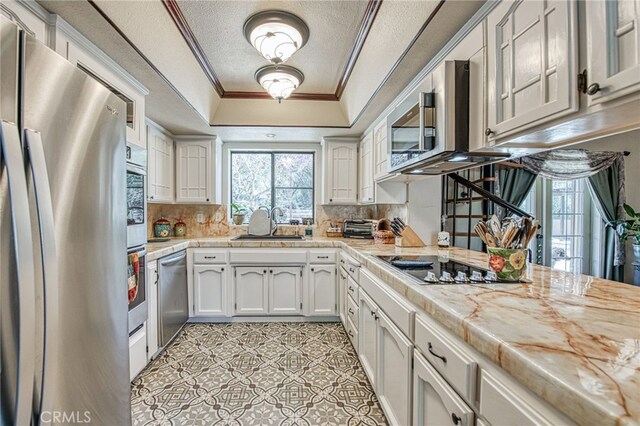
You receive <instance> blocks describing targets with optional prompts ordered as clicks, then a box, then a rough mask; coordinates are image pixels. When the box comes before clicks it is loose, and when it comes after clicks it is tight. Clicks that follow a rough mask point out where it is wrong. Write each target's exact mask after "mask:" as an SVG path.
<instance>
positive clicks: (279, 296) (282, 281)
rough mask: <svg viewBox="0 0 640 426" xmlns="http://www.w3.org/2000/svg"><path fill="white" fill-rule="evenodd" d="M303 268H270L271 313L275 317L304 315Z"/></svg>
mask: <svg viewBox="0 0 640 426" xmlns="http://www.w3.org/2000/svg"><path fill="white" fill-rule="evenodd" d="M301 283H302V268H301V267H299V266H292V267H271V268H269V313H270V314H274V315H300V314H302V295H301Z"/></svg>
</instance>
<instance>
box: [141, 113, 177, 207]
mask: <svg viewBox="0 0 640 426" xmlns="http://www.w3.org/2000/svg"><path fill="white" fill-rule="evenodd" d="M147 124H148V125H147V143H148V148H147V198H148V201H149V202H152V203H172V202H173V199H174V180H173V169H174V167H173V164H174V163H173V153H174V151H173V139H171V136H169V135H168V134H167V133H165V132H163V131H162V130H161V129H160V128H158V127H156V125H155V124H153V123H151V122H149V121H148V122H147Z"/></svg>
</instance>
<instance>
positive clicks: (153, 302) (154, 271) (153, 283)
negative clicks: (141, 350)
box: [145, 261, 158, 361]
mask: <svg viewBox="0 0 640 426" xmlns="http://www.w3.org/2000/svg"><path fill="white" fill-rule="evenodd" d="M145 279H146V287H145V289H146V292H147V312H148V317H147V361H151V360H152V359H153V357H154V356H155V355H156V352H158V262H156V261H153V262H149V263H148V264H147V274H146V276H145Z"/></svg>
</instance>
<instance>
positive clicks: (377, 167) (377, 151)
mask: <svg viewBox="0 0 640 426" xmlns="http://www.w3.org/2000/svg"><path fill="white" fill-rule="evenodd" d="M388 173H389V170H388V169H387V119H386V118H385V119H383V120H381V121H380V123H378V125H377V126H376V127H374V128H373V178H374V179H375V180H378V179H380V178H382V177H384V176H386V175H387V174H388Z"/></svg>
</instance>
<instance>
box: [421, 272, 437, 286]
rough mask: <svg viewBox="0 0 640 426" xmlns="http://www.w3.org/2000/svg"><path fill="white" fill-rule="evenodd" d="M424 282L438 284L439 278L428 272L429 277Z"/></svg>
mask: <svg viewBox="0 0 640 426" xmlns="http://www.w3.org/2000/svg"><path fill="white" fill-rule="evenodd" d="M424 281H425V282H428V283H437V282H438V278H436V274H434V273H433V272H427V276H426V277H424Z"/></svg>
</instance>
